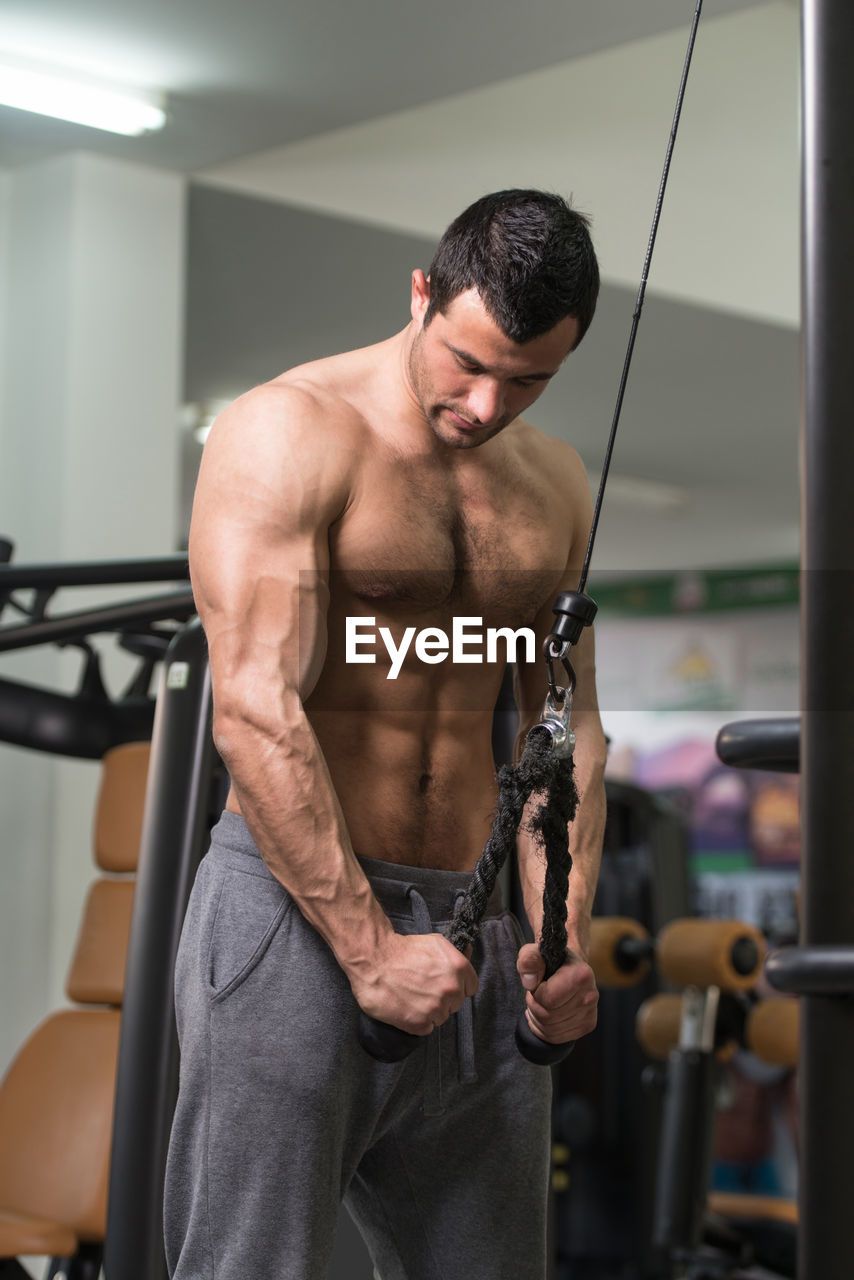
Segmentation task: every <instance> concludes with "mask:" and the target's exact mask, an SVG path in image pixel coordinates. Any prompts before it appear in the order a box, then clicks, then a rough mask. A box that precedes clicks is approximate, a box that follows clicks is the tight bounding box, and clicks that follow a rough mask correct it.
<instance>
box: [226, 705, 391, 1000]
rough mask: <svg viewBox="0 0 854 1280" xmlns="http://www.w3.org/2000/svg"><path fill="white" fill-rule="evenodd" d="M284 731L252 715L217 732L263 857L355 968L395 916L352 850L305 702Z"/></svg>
mask: <svg viewBox="0 0 854 1280" xmlns="http://www.w3.org/2000/svg"><path fill="white" fill-rule="evenodd" d="M287 718H288V724H287V726H286V727H285V728H284V729H282V730H281V731H276V732H275V733H273V732H271V731H270V727H269V726H259V725H253V724H251V723H250V722H249V721H248V720H246V719H236V720H234V721H231V722H230V721H229V720H228V719H226V718H222V719H220V720H219V722H218V724H217V727H216V728H217V731H216V738H217V745H218V747H219V750H220V753H221V754H222V756H223V760H224V761H225V764H226V767H227V768H228V770H229V773H230V776H231V779H232V784H233V786H234V789H235V792H236V794H237V797H238V799H239V802H240V808H241V812H242V814H243V817H244V819H245V821H246V825H247V826H248V828H249V830H250V832H251V834H252V837H253V839H254V840H255V843H256V844H257V845H258V848H259V850H260V852H261V855H262V857H263V858H264V861H265V862H266V864H267V866H268V867H269V868H270V870H271V871H272V873H273V875H274V876H275V877H276V879H277V880H279V881H280V883H281V884H282V885H284V887H285V888H286V889H287V890H288V892H289V893H290V894H291V896H292V897H293V899H294V901H295V902H296V904H297V906H298V907H299V909H300V911H301V913H302V914H303V916H304V917H305V918H306V920H308V922H309V923H310V924H311V925H312V926H313V927H314V928H315V929H316V930H317V931H318V933H319V934H320V935H321V936H322V937H323V938H324V940H325V941H326V942H327V943H328V944H329V946H330V948H331V949H332V951H333V952H334V954H335V957H336V959H337V960H338V962H339V964H340V965H341V967H342V968H343V969H344V970H345V972H347V973H348V975H351V974H352V973H353V972H355V971H357V970H358V969H360V968H361V967H363V966H365V965H368V964H370V963H375V961H376V956H377V953H378V951H379V950H380V947H381V944H382V940H383V939H384V938H385V937H386V936H387V935H388V934H390V933H391V932H392V926H391V923H390V921H389V919H388V917H387V916H386V914H385V912H384V911H383V910H382V908H381V906H380V905H379V903H378V902H377V899H376V897H375V896H374V893H373V890H372V889H371V886H370V884H369V883H368V880H367V878H366V876H365V874H364V872H363V871H362V868H361V866H360V865H359V862H358V859H357V858H356V856H355V854H354V853H353V849H352V845H351V843H350V837H349V835H348V832H347V828H346V824H345V821H344V815H343V813H342V812H341V806H340V804H339V802H338V798H337V796H336V795H335V790H334V787H333V784H332V780H331V778H330V776H329V771H328V769H327V767H326V762H325V760H324V759H323V754H322V752H321V750H320V746H319V744H318V742H317V739H316V737H315V735H314V732H313V730H312V728H311V725H310V724H309V722H308V720H307V718H306V716H305V713H304V711H303V710H302V707H301V704H298V703H297V702H296V701H292V703H291V707H290V709H289V712H288V717H287Z"/></svg>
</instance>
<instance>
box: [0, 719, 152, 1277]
mask: <svg viewBox="0 0 854 1280" xmlns="http://www.w3.org/2000/svg"><path fill="white" fill-rule="evenodd" d="M149 753H150V748H149V744H148V743H147V742H145V743H127V744H124V745H122V746H119V747H114V748H113V749H112V750H111V751H109V752H108V753H107V755H106V756H105V757H104V761H103V765H102V774H101V788H100V792H99V795H98V807H97V812H96V818H95V833H94V844H95V859H96V861H97V863H98V865H99V867H101V868H102V869H103V870H106V871H109V872H112V873H122V872H124V873H127V872H133V871H135V869H136V862H137V854H138V850H139V841H140V834H141V830H142V815H143V807H144V802H145V784H146V775H147V771H148V759H149ZM133 890H134V879H133V876H129V875H125V876H124V878H106V877H101V878H100V879H98V880H96V881H95V882H94V883H93V884H92V885H91V887H90V889H89V894H88V897H87V900H86V907H85V910H84V913H83V919H82V921H81V925H80V931H79V934H78V938H77V945H76V947H75V951H74V956H73V958H72V962H71V967H70V969H69V973H68V981H67V983H66V992H67V995H68V998H69V999H70V1000H72V1001H75V1002H76V1003H77V1004H78V1006H80V1005H88V1006H92V1005H101V1006H106V1007H101V1008H91V1007H89V1008H81V1007H77V1008H72V1009H63V1010H60V1011H59V1012H57V1013H54V1014H51V1015H50V1017H48V1018H47V1019H46V1020H45V1021H44V1022H42V1023H41V1025H40V1026H38V1027H37V1028H36V1030H35V1031H34V1032H33V1034H32V1035H31V1036H30V1038H29V1040H27V1041H26V1043H25V1044H24V1046H23V1048H22V1049H21V1050H20V1051H19V1053H18V1055H17V1057H16V1058H15V1061H14V1062H13V1063H12V1066H11V1067H10V1068H9V1071H8V1072H7V1074H6V1077H5V1079H4V1080H3V1082H2V1085H0V1258H11V1257H19V1256H21V1255H38V1254H42V1255H47V1256H49V1257H62V1258H65V1257H70V1256H72V1255H73V1254H74V1253H75V1252H76V1251H77V1249H78V1246H79V1245H80V1244H81V1243H83V1244H97V1243H99V1242H101V1241H103V1239H104V1236H105V1234H106V1226H107V1188H108V1183H109V1165H110V1145H111V1139H112V1127H113V1098H114V1093H115V1081H116V1065H117V1062H118V1049H119V1024H120V1019H121V1013H120V1008H119V1006H120V1005H121V1002H122V993H123V988H124V975H125V960H126V956H127V946H128V938H129V935H130V923H131V911H132V906H133Z"/></svg>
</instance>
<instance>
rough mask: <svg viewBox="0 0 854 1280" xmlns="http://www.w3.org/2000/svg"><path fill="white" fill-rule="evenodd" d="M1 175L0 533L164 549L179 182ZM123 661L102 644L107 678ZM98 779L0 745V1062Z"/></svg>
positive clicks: (50, 994) (20, 672)
mask: <svg viewBox="0 0 854 1280" xmlns="http://www.w3.org/2000/svg"><path fill="white" fill-rule="evenodd" d="M3 185H4V188H5V193H6V201H5V205H4V206H0V207H2V208H3V209H4V211H5V224H4V225H5V235H4V234H2V233H0V245H5V254H4V257H3V265H2V266H0V280H2V276H3V272H4V271H5V273H6V275H7V283H8V287H7V289H6V290H5V291H4V297H5V300H6V302H5V309H4V316H3V319H2V320H0V336H2V335H5V336H4V341H3V343H2V350H1V351H0V360H2V362H3V364H4V365H5V371H6V377H5V379H4V385H3V392H2V401H0V433H2V434H0V531H2V532H3V533H5V534H6V535H7V536H9V537H11V538H12V539H13V541H15V542H16V544H17V549H16V556H15V560H16V562H18V563H34V562H42V561H67V560H94V559H111V558H120V557H124V556H142V555H158V554H161V553H163V552H168V551H171V550H174V548H175V545H176V530H177V521H178V513H177V492H178V440H177V434H176V433H177V407H178V404H179V401H180V393H181V376H182V367H181V366H182V324H183V282H184V265H183V262H184V229H183V228H184V181H183V179H182V178H181V177H179V176H178V175H175V174H166V173H161V172H158V171H156V170H152V169H145V168H142V167H139V166H136V165H130V164H126V163H120V162H116V161H112V160H104V159H101V158H99V157H95V156H91V155H86V154H76V155H66V156H62V157H59V158H57V159H55V160H52V161H49V162H47V163H44V164H41V165H38V166H35V167H33V168H31V169H25V170H17V171H15V172H14V173H10V174H7V175H6V176H5V179H4V184H3ZM130 594H132V593H130ZM100 598H103V596H99V595H98V594H97V593H95V592H82V593H80V592H78V593H74V594H73V596H72V594H71V593H68V594H66V595H65V596H63V597H61V598H60V601H59V607H60V608H61V609H63V610H66V609H71V608H77V607H79V606H83V605H88V604H89V603H93V602H95V600H97V599H100ZM128 670H129V664H128V662H127V661H126V660H124V659H123V658H122V657H121V656H118V657H116V658H114V657H113V655H112V654H110V655H109V657H108V661H107V663H106V664H105V675H106V678H107V683H108V686H109V687H111V688H113V690H114V691H115V692H117V691H118V688H119V687H120V683H121V681H122V680H123V679H124V678H125V677H126V675H127V672H128ZM79 671H80V656H79V654H75V653H73V652H69V653H65V654H62V655H56V654H55V653H53V652H51V651H46V652H42V651H40V650H39V651H32V652H30V653H28V654H20V655H11V656H9V657H0V674H3V675H10V674H14V675H16V676H19V677H26V678H29V679H32V680H34V681H35V682H45V683H48V684H50V685H52V686H54V687H56V686H57V685H58V686H59V687H64V688H67V689H70V688H72V687H74V685H75V683H76V680H77V678H78V674H79ZM97 780H98V769H97V765H95V764H92V763H89V762H81V761H64V760H52V759H50V758H48V757H45V756H43V755H40V754H35V753H31V752H26V751H22V750H18V749H15V748H12V747H9V746H0V833H2V834H0V876H2V882H3V889H4V892H3V893H2V895H0V1006H2V1009H3V1017H2V1019H0V1064H4V1065H5V1063H6V1062H7V1061H8V1058H9V1056H10V1054H11V1053H12V1052H13V1050H14V1049H15V1047H16V1046H17V1044H18V1043H19V1042H20V1040H21V1038H22V1036H23V1035H24V1034H25V1033H26V1031H27V1030H28V1029H29V1028H30V1027H31V1026H32V1024H33V1023H34V1022H35V1021H36V1020H37V1018H38V1017H39V1016H40V1015H41V1014H42V1013H43V1012H45V1011H46V1010H47V1009H48V1008H49V1007H51V1006H52V1005H54V1004H55V1003H57V1002H59V1001H60V1000H61V997H62V988H63V983H64V977H65V970H66V966H67V963H68V959H69V955H70V952H71V948H72V945H73V941H74V936H75V932H76V927H77V922H78V918H79V914H80V908H81V905H82V901H83V897H84V895H85V889H86V885H87V883H88V881H89V880H90V879H91V877H92V874H93V868H92V861H91V839H90V831H91V821H92V811H93V804H94V797H95V790H96V786H97ZM7 890H8V892H7Z"/></svg>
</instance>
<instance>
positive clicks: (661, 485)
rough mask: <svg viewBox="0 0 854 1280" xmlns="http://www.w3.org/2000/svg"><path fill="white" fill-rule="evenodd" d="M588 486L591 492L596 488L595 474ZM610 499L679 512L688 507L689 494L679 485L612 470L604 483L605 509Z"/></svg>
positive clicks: (652, 509)
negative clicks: (619, 473)
mask: <svg viewBox="0 0 854 1280" xmlns="http://www.w3.org/2000/svg"><path fill="white" fill-rule="evenodd" d="M588 474H589V473H588ZM591 487H592V488H593V489H594V492H595V491H596V490H597V489H598V487H599V478H598V477H592V476H591ZM609 499H610V500H611V501H613V502H616V503H618V504H619V505H620V506H625V507H636V508H639V509H643V510H646V511H662V512H663V511H679V510H680V509H682V508H684V507H687V506H688V504H689V502H690V500H691V493H690V491H689V490H688V489H686V488H684V487H683V486H682V485H676V484H668V483H666V482H665V481H663V480H646V479H644V478H642V477H641V476H626V475H618V474H616V473H615V472H613V471H612V472H611V473H610V474H609V476H608V482H607V484H606V485H605V507H606V508H607V506H608V501H609Z"/></svg>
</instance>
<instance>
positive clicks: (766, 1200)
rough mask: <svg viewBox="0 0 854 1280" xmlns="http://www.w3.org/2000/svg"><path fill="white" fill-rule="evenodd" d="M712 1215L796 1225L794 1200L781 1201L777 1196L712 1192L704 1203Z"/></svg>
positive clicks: (796, 1210) (796, 1209)
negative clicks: (760, 1219)
mask: <svg viewBox="0 0 854 1280" xmlns="http://www.w3.org/2000/svg"><path fill="white" fill-rule="evenodd" d="M706 1205H707V1208H708V1209H709V1210H710V1211H711V1212H712V1213H719V1214H720V1215H721V1217H724V1218H741V1219H743V1220H748V1219H749V1220H753V1219H757V1218H762V1219H764V1220H765V1221H766V1222H768V1221H771V1222H788V1223H790V1224H791V1225H792V1226H797V1224H798V1206H797V1204H795V1202H794V1200H783V1199H782V1197H778V1196H752V1195H746V1194H744V1195H743V1194H739V1193H738V1192H737V1191H712V1192H710V1193H709V1198H708V1200H707V1202H706Z"/></svg>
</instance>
